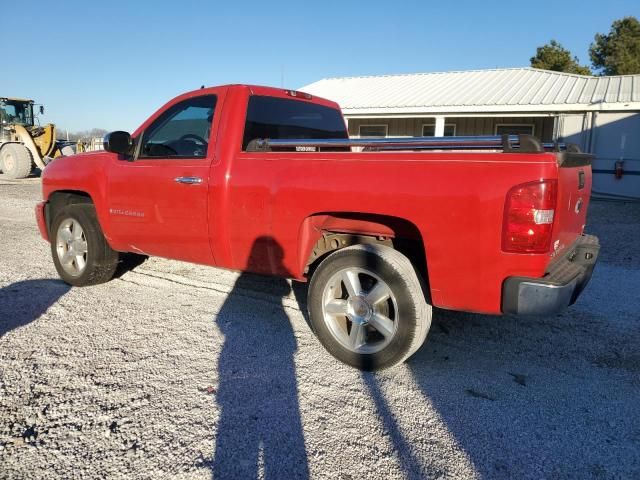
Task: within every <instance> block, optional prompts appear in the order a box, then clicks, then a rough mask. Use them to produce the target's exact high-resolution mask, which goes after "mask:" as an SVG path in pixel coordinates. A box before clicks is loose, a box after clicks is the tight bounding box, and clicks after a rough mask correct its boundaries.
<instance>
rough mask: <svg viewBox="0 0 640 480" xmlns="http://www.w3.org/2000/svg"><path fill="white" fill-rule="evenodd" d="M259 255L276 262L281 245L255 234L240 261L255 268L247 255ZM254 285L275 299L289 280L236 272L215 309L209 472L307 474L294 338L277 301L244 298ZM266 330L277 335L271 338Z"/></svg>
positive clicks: (270, 475) (240, 475)
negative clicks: (220, 338) (215, 381)
mask: <svg viewBox="0 0 640 480" xmlns="http://www.w3.org/2000/svg"><path fill="white" fill-rule="evenodd" d="M265 256H267V257H268V261H269V263H270V264H271V265H275V266H278V267H279V268H282V265H281V263H282V258H283V251H282V248H281V247H280V246H279V245H278V244H277V243H276V242H275V241H274V240H273V239H271V238H269V237H262V238H259V239H257V240H256V241H255V243H254V247H253V250H252V254H251V257H250V259H249V265H248V267H247V269H248V270H249V271H252V270H255V269H254V268H253V267H254V266H253V265H252V262H254V261H255V262H258V261H264V260H265ZM274 262H275V263H274ZM276 264H277V265H276ZM256 290H260V291H261V292H264V293H266V294H268V295H269V296H270V299H273V298H277V297H279V298H280V299H282V298H284V297H286V296H288V295H289V294H290V292H291V287H290V286H289V283H288V282H287V281H286V280H285V279H281V278H273V277H271V278H269V277H260V276H259V275H254V274H251V273H243V274H241V275H240V277H238V279H237V281H236V283H235V284H234V287H233V290H232V291H231V293H230V294H229V295H228V297H227V299H226V301H225V303H224V305H223V306H222V308H221V309H220V311H219V312H218V315H217V317H216V323H217V325H218V327H219V329H220V331H221V332H222V333H223V334H224V336H225V340H224V345H223V347H222V352H221V354H220V357H219V359H218V375H219V385H218V392H217V395H216V398H217V403H218V406H219V408H220V411H221V413H220V418H219V421H218V425H217V435H216V446H215V453H214V458H213V461H212V463H211V469H212V475H213V478H247V479H250V478H258V477H259V476H260V477H264V478H287V479H288V478H291V479H293V478H308V476H309V469H308V465H307V455H306V450H305V443H304V435H303V431H302V422H301V419H300V409H299V405H298V386H297V378H296V369H295V364H294V359H293V355H294V353H295V351H296V349H297V342H296V339H295V336H294V334H293V329H292V326H291V323H290V321H289V317H288V315H287V313H286V312H285V309H284V306H283V305H282V303H281V302H279V304H278V305H276V304H274V303H273V302H272V301H271V300H269V301H261V300H260V299H255V298H251V297H255V295H252V293H254V292H256ZM256 303H262V305H258V306H257V305H256ZM256 311H260V312H261V314H260V315H259V316H256ZM269 338H272V339H274V338H277V344H276V343H274V342H270V341H269Z"/></svg>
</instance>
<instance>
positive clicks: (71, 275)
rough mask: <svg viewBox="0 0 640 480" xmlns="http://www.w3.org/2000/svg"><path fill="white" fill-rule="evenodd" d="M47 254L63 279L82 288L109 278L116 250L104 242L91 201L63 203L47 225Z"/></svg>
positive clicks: (113, 265) (114, 263) (116, 254)
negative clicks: (64, 205)
mask: <svg viewBox="0 0 640 480" xmlns="http://www.w3.org/2000/svg"><path fill="white" fill-rule="evenodd" d="M50 236H51V254H52V256H53V263H54V264H55V266H56V270H57V271H58V274H59V275H60V278H62V279H63V280H64V281H65V282H67V283H69V284H71V285H74V286H77V287H82V286H86V285H96V284H99V283H104V282H107V281H109V280H111V278H113V276H114V273H115V271H116V268H117V266H118V257H119V255H118V252H116V251H114V250H113V249H112V248H111V247H110V246H109V244H108V243H107V241H106V239H105V238H104V235H103V234H102V229H101V228H100V224H99V223H98V220H97V218H96V211H95V207H94V206H93V205H92V204H89V203H84V204H73V205H67V206H66V207H64V208H63V209H61V210H60V212H59V213H58V214H57V215H56V216H55V218H54V219H53V222H52V224H51V235H50Z"/></svg>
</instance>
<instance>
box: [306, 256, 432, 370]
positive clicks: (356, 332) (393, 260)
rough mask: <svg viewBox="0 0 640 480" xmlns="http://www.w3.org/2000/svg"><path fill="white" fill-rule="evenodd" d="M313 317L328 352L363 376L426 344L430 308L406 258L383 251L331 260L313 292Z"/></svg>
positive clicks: (317, 274) (323, 266)
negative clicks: (362, 372)
mask: <svg viewBox="0 0 640 480" xmlns="http://www.w3.org/2000/svg"><path fill="white" fill-rule="evenodd" d="M308 305H309V317H310V322H311V326H312V328H313V330H314V331H315V333H316V335H317V336H318V339H319V340H320V342H321V343H322V344H323V345H324V347H325V348H326V349H327V350H328V351H329V353H331V354H332V355H333V356H334V357H336V358H337V359H338V360H340V361H342V362H344V363H346V364H348V365H351V366H354V367H356V368H359V369H362V370H380V369H383V368H388V367H391V366H393V365H397V364H399V363H401V362H403V361H404V360H406V359H407V358H408V357H410V356H411V355H413V353H415V351H416V350H418V348H420V346H421V345H422V344H423V343H424V340H425V338H426V336H427V332H428V331H429V327H430V326H431V313H432V312H431V306H430V305H428V304H427V302H426V300H425V297H424V292H423V289H422V284H421V282H420V280H419V278H418V275H417V273H416V271H415V269H414V268H413V266H412V265H411V262H410V261H409V259H408V258H407V257H405V256H404V255H402V254H401V253H400V252H398V251H397V250H394V249H392V248H389V247H386V246H382V245H356V246H353V247H348V248H344V249H342V250H338V251H337V252H334V253H332V254H331V255H329V256H328V257H327V258H326V259H325V260H323V262H322V263H321V264H320V266H319V267H318V269H317V270H316V272H315V273H314V275H313V277H312V279H311V284H310V286H309V299H308Z"/></svg>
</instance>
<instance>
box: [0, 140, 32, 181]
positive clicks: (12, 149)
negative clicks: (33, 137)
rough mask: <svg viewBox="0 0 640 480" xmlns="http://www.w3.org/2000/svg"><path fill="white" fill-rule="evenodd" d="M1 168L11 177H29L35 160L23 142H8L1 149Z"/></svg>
mask: <svg viewBox="0 0 640 480" xmlns="http://www.w3.org/2000/svg"><path fill="white" fill-rule="evenodd" d="M0 170H2V172H3V173H4V174H5V175H6V176H7V177H9V178H11V179H18V178H27V177H28V176H29V174H30V173H31V170H33V160H32V159H31V153H29V150H27V147H25V146H24V145H22V144H21V143H7V144H6V145H4V146H3V147H2V149H0Z"/></svg>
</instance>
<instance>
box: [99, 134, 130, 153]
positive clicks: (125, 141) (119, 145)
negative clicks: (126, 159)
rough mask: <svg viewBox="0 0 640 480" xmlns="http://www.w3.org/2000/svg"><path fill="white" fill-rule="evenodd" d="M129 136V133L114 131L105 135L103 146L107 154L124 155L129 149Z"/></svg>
mask: <svg viewBox="0 0 640 480" xmlns="http://www.w3.org/2000/svg"><path fill="white" fill-rule="evenodd" d="M131 144H132V141H131V135H129V132H122V131H115V132H111V133H107V134H106V135H105V137H104V141H103V145H104V149H105V150H106V151H107V152H112V153H120V154H126V153H129V150H130V149H131Z"/></svg>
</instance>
